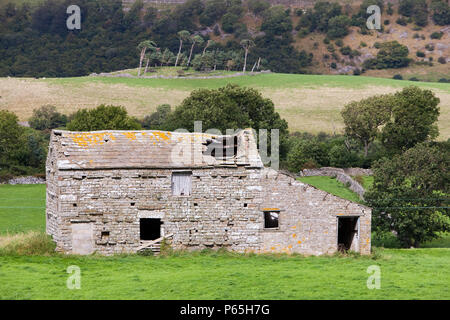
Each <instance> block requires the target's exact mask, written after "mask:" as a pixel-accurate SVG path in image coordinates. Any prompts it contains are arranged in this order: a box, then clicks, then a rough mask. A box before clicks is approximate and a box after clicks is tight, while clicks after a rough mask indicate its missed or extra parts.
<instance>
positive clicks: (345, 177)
mask: <svg viewBox="0 0 450 320" xmlns="http://www.w3.org/2000/svg"><path fill="white" fill-rule="evenodd" d="M362 175H372V170H370V169H362V168H346V169H341V168H333V167H323V168H318V169H304V170H302V171H300V176H301V177H311V176H327V177H336V179H337V180H338V181H340V182H342V183H343V184H344V185H348V188H349V189H350V190H352V191H353V192H355V193H357V194H358V195H359V197H360V198H361V199H364V193H365V190H364V188H363V186H362V185H361V184H360V183H359V182H358V181H355V180H354V179H353V178H352V176H362Z"/></svg>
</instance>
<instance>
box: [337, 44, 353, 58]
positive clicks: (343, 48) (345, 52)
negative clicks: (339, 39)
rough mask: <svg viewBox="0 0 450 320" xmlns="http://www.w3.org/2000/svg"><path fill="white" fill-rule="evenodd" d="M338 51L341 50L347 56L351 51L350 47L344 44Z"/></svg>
mask: <svg viewBox="0 0 450 320" xmlns="http://www.w3.org/2000/svg"><path fill="white" fill-rule="evenodd" d="M339 51H340V52H341V54H342V55H344V56H348V55H350V53H351V52H352V48H350V47H349V46H345V47H342V48H341V49H340V50H339Z"/></svg>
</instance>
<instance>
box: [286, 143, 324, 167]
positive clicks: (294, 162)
mask: <svg viewBox="0 0 450 320" xmlns="http://www.w3.org/2000/svg"><path fill="white" fill-rule="evenodd" d="M287 165H288V168H289V170H290V171H292V172H299V171H300V170H302V169H307V168H311V167H313V168H314V167H315V168H317V167H319V166H327V165H328V153H327V147H326V144H325V143H323V142H320V141H318V140H316V139H310V140H298V141H295V142H294V145H293V146H292V147H291V149H290V150H289V153H288V156H287Z"/></svg>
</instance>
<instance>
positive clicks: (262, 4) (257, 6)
mask: <svg viewBox="0 0 450 320" xmlns="http://www.w3.org/2000/svg"><path fill="white" fill-rule="evenodd" d="M269 8H270V3H269V2H267V1H265V0H249V1H248V9H249V10H250V11H252V12H253V13H254V14H255V15H260V14H261V13H263V12H264V11H265V10H267V9H269Z"/></svg>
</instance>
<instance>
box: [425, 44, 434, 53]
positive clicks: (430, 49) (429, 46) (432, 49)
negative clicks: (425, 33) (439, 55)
mask: <svg viewBox="0 0 450 320" xmlns="http://www.w3.org/2000/svg"><path fill="white" fill-rule="evenodd" d="M425 49H427V51H434V45H433V44H432V43H429V44H427V45H425Z"/></svg>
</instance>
